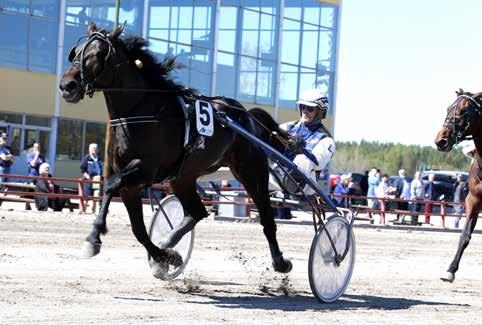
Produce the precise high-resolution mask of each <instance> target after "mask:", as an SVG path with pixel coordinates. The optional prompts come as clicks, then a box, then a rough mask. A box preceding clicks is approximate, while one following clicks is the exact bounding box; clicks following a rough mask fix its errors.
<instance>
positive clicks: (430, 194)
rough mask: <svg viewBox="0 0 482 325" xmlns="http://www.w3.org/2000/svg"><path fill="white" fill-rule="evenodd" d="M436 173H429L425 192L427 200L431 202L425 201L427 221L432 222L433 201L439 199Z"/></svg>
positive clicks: (427, 222)
mask: <svg viewBox="0 0 482 325" xmlns="http://www.w3.org/2000/svg"><path fill="white" fill-rule="evenodd" d="M434 179H435V174H434V173H430V174H429V175H428V182H427V183H426V184H425V187H424V193H425V200H426V201H429V202H425V223H426V224H430V214H431V213H432V210H433V203H432V201H435V200H437V199H438V195H437V190H436V189H435V184H434V182H433V181H434Z"/></svg>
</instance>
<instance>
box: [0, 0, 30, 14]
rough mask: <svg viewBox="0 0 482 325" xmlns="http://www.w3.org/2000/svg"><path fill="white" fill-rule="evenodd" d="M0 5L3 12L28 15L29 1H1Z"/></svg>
mask: <svg viewBox="0 0 482 325" xmlns="http://www.w3.org/2000/svg"><path fill="white" fill-rule="evenodd" d="M0 3H2V9H3V10H6V11H13V12H19V13H22V14H30V0H3V1H2V2H0Z"/></svg>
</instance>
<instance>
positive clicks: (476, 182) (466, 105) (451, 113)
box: [435, 89, 482, 282]
mask: <svg viewBox="0 0 482 325" xmlns="http://www.w3.org/2000/svg"><path fill="white" fill-rule="evenodd" d="M481 106H482V93H477V94H472V93H469V92H464V91H463V90H462V89H460V90H459V91H458V92H457V99H456V100H455V102H454V103H453V104H452V105H450V106H449V108H448V109H447V116H446V117H445V121H444V124H443V126H442V129H440V131H439V132H438V133H437V137H436V138H435V144H436V145H437V149H438V150H440V151H444V152H449V151H450V150H452V148H453V146H454V145H455V144H457V143H459V142H460V141H462V140H465V139H467V138H472V139H473V140H474V143H475V148H476V152H475V155H474V159H473V162H472V165H471V166H470V171H469V179H468V184H469V194H468V195H467V197H466V198H465V209H466V216H467V222H466V224H465V227H464V229H463V230H462V233H461V235H460V240H459V246H458V248H457V252H456V253H455V257H454V259H453V260H452V262H451V263H450V265H449V268H448V270H447V273H446V274H445V275H444V276H443V277H441V279H442V280H444V281H447V282H453V281H454V280H455V272H457V270H458V269H459V264H460V259H461V258H462V254H463V253H464V250H465V248H467V246H468V245H469V242H470V238H471V237H472V232H473V231H474V229H475V226H476V224H477V219H478V216H479V211H480V209H481V208H482V183H481V177H482V108H481Z"/></svg>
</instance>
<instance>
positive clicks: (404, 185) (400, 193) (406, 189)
mask: <svg viewBox="0 0 482 325" xmlns="http://www.w3.org/2000/svg"><path fill="white" fill-rule="evenodd" d="M398 176H399V177H398V179H397V181H396V182H395V188H396V191H395V197H396V198H398V199H401V200H410V183H409V182H408V180H407V178H406V172H405V169H403V168H402V169H400V170H399V171H398ZM397 209H398V210H401V211H407V210H408V202H406V201H398V202H397ZM403 216H404V215H403V214H401V213H398V214H397V221H399V222H403Z"/></svg>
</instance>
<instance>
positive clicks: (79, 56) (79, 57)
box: [69, 32, 115, 98]
mask: <svg viewBox="0 0 482 325" xmlns="http://www.w3.org/2000/svg"><path fill="white" fill-rule="evenodd" d="M86 37H88V38H87V41H86V42H85V43H84V44H83V45H82V48H81V50H80V51H79V52H78V53H76V54H75V51H76V49H77V45H78V44H79V43H80V41H81V40H82V39H84V38H86ZM96 40H99V41H103V42H105V43H106V44H107V45H108V52H107V55H106V56H105V58H104V69H103V70H102V71H101V72H100V73H99V76H100V75H102V73H103V72H104V70H105V67H106V64H107V60H109V59H110V58H111V56H112V55H113V54H115V48H114V46H113V45H112V42H111V41H110V40H109V37H108V36H107V35H105V34H104V33H102V32H93V33H91V34H90V35H89V36H83V37H81V38H79V40H78V41H77V45H76V46H75V47H74V48H72V50H70V54H69V61H70V62H72V63H74V62H75V61H79V62H80V86H81V87H82V90H83V91H84V92H85V94H87V95H88V96H89V97H90V98H92V96H94V92H95V88H94V82H95V79H96V78H94V79H92V80H88V79H87V78H86V75H85V62H84V56H85V51H86V49H87V47H88V46H89V45H90V44H91V43H93V42H94V41H96ZM97 77H98V76H97ZM86 88H87V89H86Z"/></svg>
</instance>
